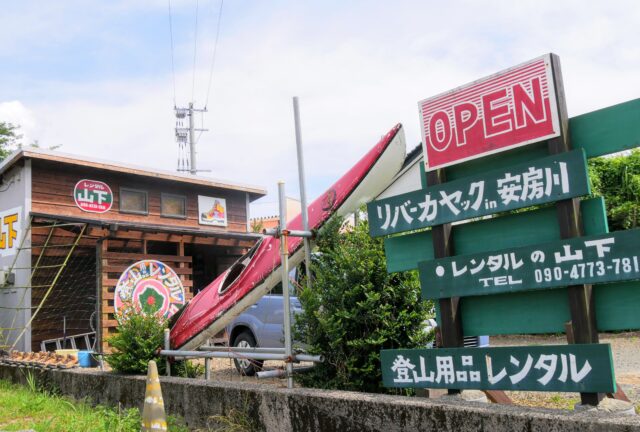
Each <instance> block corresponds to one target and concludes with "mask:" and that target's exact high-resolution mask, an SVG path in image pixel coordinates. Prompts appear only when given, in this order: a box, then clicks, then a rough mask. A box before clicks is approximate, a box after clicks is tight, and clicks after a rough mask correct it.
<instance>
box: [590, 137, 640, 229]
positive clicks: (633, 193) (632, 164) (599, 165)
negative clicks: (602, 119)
mask: <svg viewBox="0 0 640 432" xmlns="http://www.w3.org/2000/svg"><path fill="white" fill-rule="evenodd" d="M589 177H590V178H591V185H592V187H593V188H592V189H593V193H594V194H595V195H601V196H603V197H604V199H605V204H606V207H607V218H608V221H609V229H610V230H611V231H619V230H625V229H633V228H638V227H639V226H640V150H639V149H633V150H631V151H630V152H628V153H624V154H618V155H616V156H609V157H599V158H594V159H591V160H590V161H589Z"/></svg>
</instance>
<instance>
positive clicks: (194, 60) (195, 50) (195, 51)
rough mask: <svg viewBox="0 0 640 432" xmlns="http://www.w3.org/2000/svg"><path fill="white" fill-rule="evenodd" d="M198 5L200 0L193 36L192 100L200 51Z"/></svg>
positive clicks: (197, 2)
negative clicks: (197, 57)
mask: <svg viewBox="0 0 640 432" xmlns="http://www.w3.org/2000/svg"><path fill="white" fill-rule="evenodd" d="M198 5H199V1H198V0H196V23H195V31H194V37H193V82H192V84H191V101H193V95H194V93H195V90H196V54H197V52H198Z"/></svg>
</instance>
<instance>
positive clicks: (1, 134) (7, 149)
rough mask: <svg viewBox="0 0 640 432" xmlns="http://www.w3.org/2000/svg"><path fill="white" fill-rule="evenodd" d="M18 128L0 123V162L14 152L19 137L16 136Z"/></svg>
mask: <svg viewBox="0 0 640 432" xmlns="http://www.w3.org/2000/svg"><path fill="white" fill-rule="evenodd" d="M18 128H19V127H18V126H15V125H13V124H11V123H7V122H0V161H2V160H3V159H4V158H6V157H7V156H8V155H9V153H11V152H12V151H13V150H15V147H16V145H17V144H18V140H19V139H20V138H21V136H20V135H19V134H18V132H17V131H18Z"/></svg>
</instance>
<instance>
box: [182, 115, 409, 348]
mask: <svg viewBox="0 0 640 432" xmlns="http://www.w3.org/2000/svg"><path fill="white" fill-rule="evenodd" d="M404 157H405V140H404V131H403V130H402V125H397V126H395V127H394V128H393V129H391V131H389V133H387V134H386V135H385V136H384V137H382V139H381V140H380V141H379V142H378V143H377V144H376V145H375V146H374V147H373V148H372V149H371V150H370V151H369V152H368V153H367V154H366V155H365V156H364V157H363V158H362V159H360V161H358V163H357V164H356V165H354V166H353V168H351V169H350V170H349V171H348V172H347V173H346V174H345V175H343V176H342V178H340V180H338V181H337V182H336V183H335V184H334V185H333V186H331V187H330V188H329V189H328V190H327V191H326V192H325V193H323V194H322V195H321V196H320V197H319V198H317V199H316V200H315V201H314V202H313V203H312V204H311V205H310V206H309V229H310V230H317V229H318V228H320V227H321V226H322V225H323V224H324V223H325V222H326V221H327V219H329V217H331V215H333V214H335V213H337V214H340V215H343V216H344V215H347V214H349V213H352V212H353V211H354V210H356V209H357V208H358V207H359V206H360V205H362V204H364V203H365V202H368V201H370V200H372V199H373V198H375V197H376V196H378V195H379V194H380V193H382V191H383V190H384V189H385V188H386V187H387V186H388V185H389V183H390V182H391V179H392V178H393V176H394V175H396V173H397V172H398V171H399V170H400V167H401V166H402V163H403V161H404ZM287 228H288V229H290V230H302V216H301V215H298V216H297V217H296V218H295V219H293V220H292V221H291V222H290V223H289V224H287ZM288 248H289V254H290V260H289V264H290V266H291V267H292V268H293V267H294V266H296V265H298V264H299V263H300V262H301V261H302V260H303V258H304V251H303V248H302V239H301V238H296V237H291V238H289V240H288ZM279 269H280V239H277V238H274V237H264V238H262V239H260V240H259V241H258V242H257V243H256V244H255V245H254V246H253V247H252V248H251V250H249V252H247V253H246V254H245V255H244V256H242V257H241V258H240V259H239V260H238V261H236V262H235V263H234V264H233V265H232V266H231V267H230V268H229V269H228V270H226V271H225V272H224V273H222V274H221V275H220V276H218V277H217V278H216V279H215V280H214V281H213V282H212V283H211V284H209V285H208V286H207V287H206V288H205V289H203V290H202V291H200V292H199V293H198V294H197V295H196V296H195V297H194V298H193V299H192V300H191V301H190V302H189V303H188V304H187V305H186V306H185V307H184V309H183V310H182V311H181V312H180V315H179V316H178V318H177V320H176V321H175V323H174V324H173V326H172V327H171V347H172V348H173V349H180V350H193V349H196V348H198V347H199V346H201V345H203V344H204V343H206V340H207V339H208V338H211V337H213V336H215V335H216V334H217V333H218V332H220V331H221V330H222V329H224V327H225V326H226V325H227V324H229V323H230V322H231V321H232V320H233V319H234V318H235V317H236V316H237V315H239V314H240V313H242V312H243V311H244V310H245V309H247V308H248V307H249V306H251V305H252V304H254V303H255V302H257V301H258V300H259V299H260V297H262V296H263V295H265V294H267V293H268V292H269V291H270V290H271V288H273V287H274V286H275V285H277V284H278V282H280V281H281V277H282V276H281V273H280V272H279V271H278V270H279Z"/></svg>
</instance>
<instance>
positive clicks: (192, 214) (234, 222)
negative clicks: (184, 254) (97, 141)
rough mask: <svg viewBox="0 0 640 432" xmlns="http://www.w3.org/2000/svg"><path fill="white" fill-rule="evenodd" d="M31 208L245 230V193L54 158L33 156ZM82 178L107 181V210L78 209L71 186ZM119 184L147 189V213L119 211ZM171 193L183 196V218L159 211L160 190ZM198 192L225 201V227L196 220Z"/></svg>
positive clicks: (130, 220) (211, 229) (150, 222)
mask: <svg viewBox="0 0 640 432" xmlns="http://www.w3.org/2000/svg"><path fill="white" fill-rule="evenodd" d="M32 168H33V175H32V184H33V187H32V211H33V212H34V213H46V214H51V215H60V216H73V217H80V218H85V219H98V220H108V221H122V222H126V223H139V224H145V225H163V226H176V227H187V228H196V229H200V230H203V231H209V232H216V231H217V232H225V231H233V232H247V208H246V203H247V201H246V193H245V192H241V191H234V190H228V189H219V188H212V187H206V186H199V185H192V184H188V183H179V182H175V181H170V180H163V179H154V178H148V177H142V176H136V175H131V174H122V173H113V172H111V171H106V170H99V169H94V168H83V167H78V166H73V165H68V164H62V163H57V162H50V161H42V160H33V162H32ZM82 179H90V180H99V181H102V182H105V183H106V184H108V185H109V187H110V188H111V190H112V191H113V194H114V203H113V206H112V208H111V210H109V211H108V212H107V213H102V214H97V213H89V212H85V211H83V210H81V209H80V208H78V207H77V206H76V204H75V201H74V199H73V189H74V186H75V185H76V183H77V182H78V181H79V180H82ZM120 187H126V188H132V189H140V190H145V191H147V192H148V200H149V204H148V205H149V214H148V215H135V214H130V213H121V212H120V211H119V195H120ZM163 192H164V193H171V194H177V195H185V196H186V197H187V218H186V219H178V218H169V217H163V216H161V215H160V194H161V193H163ZM198 195H205V196H213V197H218V198H224V199H225V200H226V204H227V222H228V225H227V227H213V226H207V225H200V224H199V223H198Z"/></svg>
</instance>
